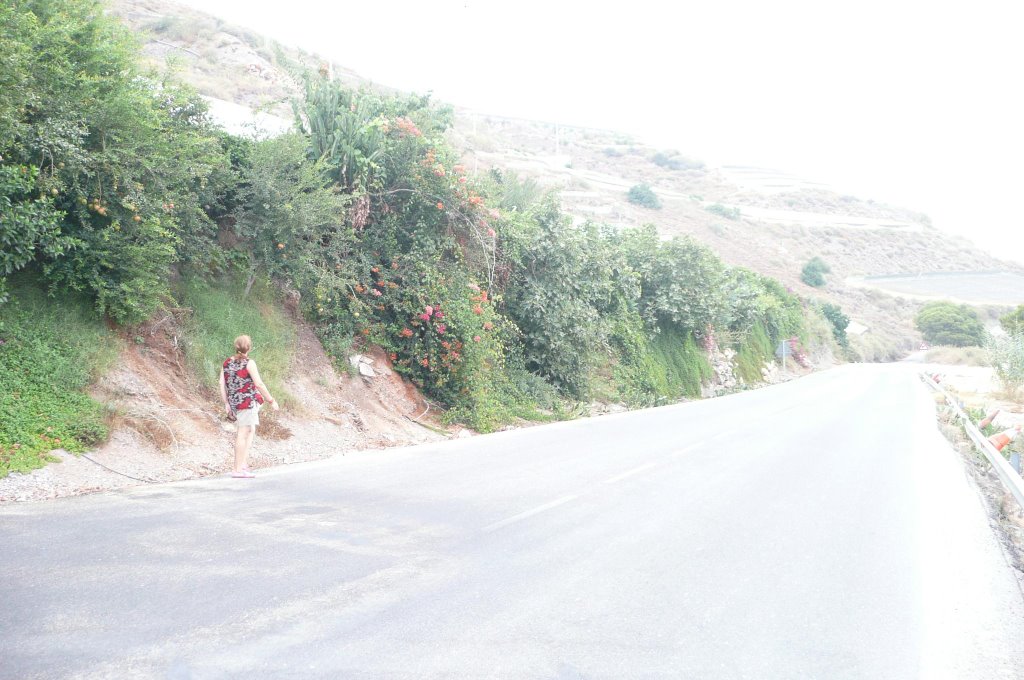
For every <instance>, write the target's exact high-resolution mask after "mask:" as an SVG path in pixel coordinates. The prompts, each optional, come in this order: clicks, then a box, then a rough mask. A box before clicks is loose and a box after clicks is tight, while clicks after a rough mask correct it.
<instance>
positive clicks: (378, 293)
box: [373, 288, 381, 297]
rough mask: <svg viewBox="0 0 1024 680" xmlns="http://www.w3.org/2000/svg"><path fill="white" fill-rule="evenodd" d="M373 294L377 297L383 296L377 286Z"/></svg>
mask: <svg viewBox="0 0 1024 680" xmlns="http://www.w3.org/2000/svg"><path fill="white" fill-rule="evenodd" d="M373 294H374V296H376V297H380V296H381V292H380V291H379V290H377V289H376V288H374V289H373Z"/></svg>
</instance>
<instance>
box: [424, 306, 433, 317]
mask: <svg viewBox="0 0 1024 680" xmlns="http://www.w3.org/2000/svg"><path fill="white" fill-rule="evenodd" d="M423 311H424V312H426V313H427V316H430V315H431V314H433V313H434V308H433V306H431V305H427V306H426V307H424V308H423Z"/></svg>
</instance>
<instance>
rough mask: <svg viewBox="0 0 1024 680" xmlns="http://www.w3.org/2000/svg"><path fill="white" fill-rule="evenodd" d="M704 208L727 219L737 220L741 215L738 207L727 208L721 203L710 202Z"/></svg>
mask: <svg viewBox="0 0 1024 680" xmlns="http://www.w3.org/2000/svg"><path fill="white" fill-rule="evenodd" d="M704 209H705V210H707V211H708V212H709V213H711V214H712V215H718V216H719V217H724V218H725V219H727V220H738V219H739V218H740V217H741V216H742V215H743V213H742V212H740V209H739V208H736V207H733V208H728V207H726V206H724V205H722V204H721V203H712V204H711V205H709V206H708V207H706V208H704Z"/></svg>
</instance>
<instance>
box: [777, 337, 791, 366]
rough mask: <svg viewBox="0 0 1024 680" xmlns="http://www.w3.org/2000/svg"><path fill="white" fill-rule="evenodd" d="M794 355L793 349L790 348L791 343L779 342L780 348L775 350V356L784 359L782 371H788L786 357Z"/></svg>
mask: <svg viewBox="0 0 1024 680" xmlns="http://www.w3.org/2000/svg"><path fill="white" fill-rule="evenodd" d="M792 353H793V349H792V348H791V347H790V346H789V343H788V342H786V341H785V340H783V341H781V342H779V346H778V347H776V348H775V356H777V357H778V358H780V359H782V370H783V371H785V370H786V357H788V356H789V355H790V354H792Z"/></svg>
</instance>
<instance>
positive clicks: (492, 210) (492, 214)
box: [487, 208, 501, 219]
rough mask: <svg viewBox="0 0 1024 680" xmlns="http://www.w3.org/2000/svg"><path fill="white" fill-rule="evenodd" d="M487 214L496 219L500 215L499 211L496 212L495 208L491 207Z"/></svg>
mask: <svg viewBox="0 0 1024 680" xmlns="http://www.w3.org/2000/svg"><path fill="white" fill-rule="evenodd" d="M487 214H488V215H490V216H491V217H492V218H494V219H498V218H499V217H501V213H500V212H498V209H497V208H491V209H490V211H488V213H487Z"/></svg>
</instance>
